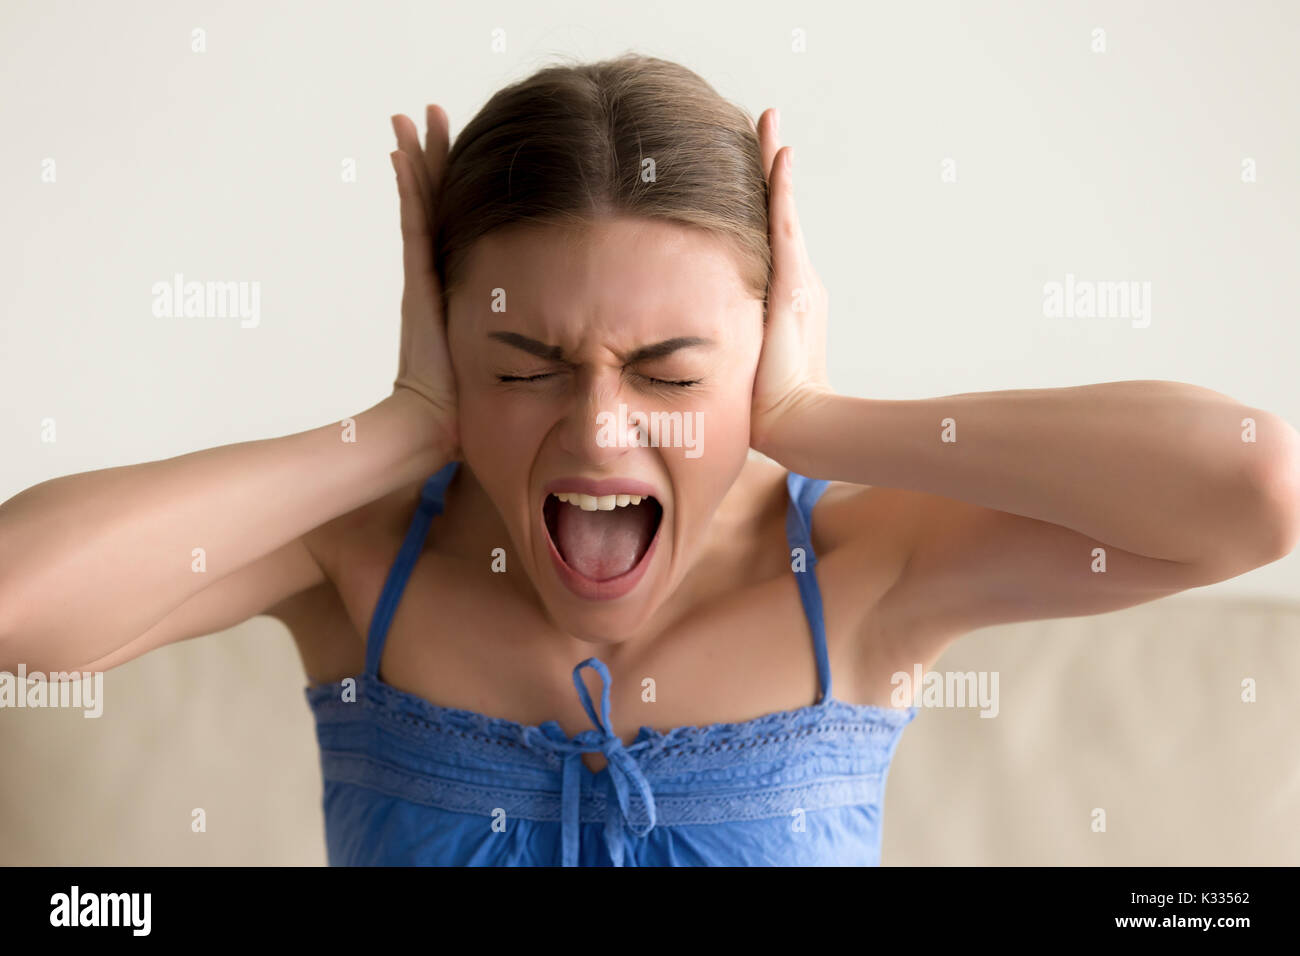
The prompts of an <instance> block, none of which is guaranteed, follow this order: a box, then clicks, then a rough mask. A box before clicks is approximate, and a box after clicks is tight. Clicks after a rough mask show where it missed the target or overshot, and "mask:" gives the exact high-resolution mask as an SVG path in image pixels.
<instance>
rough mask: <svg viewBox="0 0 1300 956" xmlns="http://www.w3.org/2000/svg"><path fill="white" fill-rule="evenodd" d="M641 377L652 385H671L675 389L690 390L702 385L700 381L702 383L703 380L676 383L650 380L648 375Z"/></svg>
mask: <svg viewBox="0 0 1300 956" xmlns="http://www.w3.org/2000/svg"><path fill="white" fill-rule="evenodd" d="M641 377H642V378H644V379H645V380H646V381H647V382H649V383H650V384H651V385H670V386H672V387H673V388H690V387H691V386H692V385H699V384H700V381H701V380H700V379H698V378H692V379H685V380H682V381H676V382H674V381H670V380H668V379H662V378H650V377H649V376H648V375H643V376H641Z"/></svg>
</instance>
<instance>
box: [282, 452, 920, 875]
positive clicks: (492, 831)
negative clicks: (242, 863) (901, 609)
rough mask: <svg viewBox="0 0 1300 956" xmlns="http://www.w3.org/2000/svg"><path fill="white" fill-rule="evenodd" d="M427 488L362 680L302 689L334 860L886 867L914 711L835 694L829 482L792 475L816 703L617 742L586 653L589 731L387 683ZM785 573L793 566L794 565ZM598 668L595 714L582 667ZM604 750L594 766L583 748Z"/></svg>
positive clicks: (436, 510)
mask: <svg viewBox="0 0 1300 956" xmlns="http://www.w3.org/2000/svg"><path fill="white" fill-rule="evenodd" d="M456 464H457V463H456V462H452V463H451V464H449V465H447V467H445V468H443V469H442V470H441V471H439V472H438V473H437V474H435V475H433V476H432V477H430V478H429V479H428V481H427V482H426V483H425V486H424V489H423V492H422V494H421V498H420V504H419V506H418V508H417V509H416V513H415V516H414V518H413V519H412V521H411V526H410V530H409V531H408V532H407V534H406V539H405V541H404V542H403V544H402V548H401V550H400V551H399V552H398V555H397V559H396V561H395V562H394V564H393V567H392V569H391V570H390V571H389V574H388V579H387V581H386V582H385V584H384V590H383V592H382V594H381V595H380V598H379V603H378V605H377V606H376V608H375V613H374V617H373V619H372V620H371V624H370V633H369V635H368V639H367V641H366V665H365V671H364V672H363V673H362V674H360V675H358V676H357V677H355V678H347V679H346V680H344V681H337V682H334V683H330V684H322V685H319V686H315V687H308V688H306V695H307V702H308V704H309V706H310V707H311V709H312V712H313V714H314V716H315V719H316V735H317V739H318V741H319V743H320V750H321V772H322V776H323V779H324V795H323V800H322V805H323V807H324V811H325V839H326V846H327V850H328V856H329V862H330V865H332V866H340V865H352V866H360V865H399V866H400V865H475V866H478V865H507V866H520V865H524V866H527V865H561V864H562V865H564V866H610V865H613V866H674V865H716V866H763V865H876V864H878V863H879V862H880V827H881V816H882V811H883V802H884V794H885V779H886V777H887V775H888V772H889V764H890V761H891V759H892V757H893V755H894V749H895V747H897V745H898V740H899V736H900V735H901V733H902V730H903V728H904V727H905V726H906V725H907V724H908V723H910V722H911V721H912V719H913V718H914V717H915V716H916V708H915V707H914V706H913V707H908V708H887V707H875V706H869V705H857V704H848V703H845V702H844V701H840V700H837V699H835V697H833V696H832V695H831V674H830V663H829V659H828V657H827V654H826V630H825V625H824V620H823V617H822V601H821V592H820V590H819V589H818V586H817V576H816V574H815V572H814V570H813V568H814V566H815V565H816V556H815V555H814V554H813V549H812V539H811V535H810V524H811V522H810V517H811V515H812V509H813V505H814V504H816V502H817V499H818V498H820V497H821V494H822V492H823V491H825V490H826V485H827V482H825V481H823V480H812V479H809V478H806V477H804V476H803V475H799V474H795V473H793V472H791V473H790V474H789V475H788V476H787V479H786V484H787V487H788V489H789V493H790V507H789V511H788V513H787V515H786V537H787V539H788V541H789V544H790V548H791V550H792V552H793V550H794V549H796V548H802V549H803V553H804V556H805V559H806V564H805V565H804V566H806V570H804V571H792V572H791V573H793V574H794V575H795V578H796V581H797V583H798V587H799V595H800V597H801V598H802V601H803V607H804V612H805V614H806V615H807V618H808V624H809V627H810V629H811V631H812V646H813V652H814V653H815V655H816V658H817V674H818V678H819V680H820V683H821V697H820V698H819V699H818V701H817V703H816V704H811V705H808V706H805V707H799V708H797V709H795V710H786V711H780V712H777V713H771V714H765V715H763V716H762V717H756V718H754V719H753V720H746V721H742V722H740V723H731V724H710V725H708V726H707V727H677V728H674V729H673V730H670V731H668V732H667V733H661V732H659V731H657V730H654V729H653V728H651V727H646V726H643V727H641V729H640V732H639V733H638V734H637V737H636V739H635V740H634V741H633V742H632V743H631V744H630V745H625V744H623V742H622V741H621V740H620V739H619V738H618V737H617V736H616V735H615V734H614V732H613V724H612V722H611V720H610V712H609V685H610V676H609V671H608V669H607V668H606V667H605V664H604V663H603V662H602V661H600V660H599V659H598V658H595V657H589V658H587V659H586V660H584V661H582V662H581V663H580V664H578V665H577V666H576V667H575V668H574V669H573V684H574V687H575V688H576V690H577V693H578V696H579V698H580V700H581V701H582V705H583V707H584V708H585V709H586V711H587V716H588V717H590V718H591V723H592V727H591V729H588V730H583V731H581V732H580V733H578V734H576V735H574V736H573V737H568V736H566V735H565V733H564V731H563V730H561V728H560V725H559V724H558V723H557V722H556V721H554V720H548V721H546V722H544V723H542V724H539V725H536V726H525V725H523V724H519V723H516V722H515V721H512V720H505V719H503V718H499V717H489V716H487V715H486V714H480V713H476V712H474V711H469V710H461V709H458V708H452V707H439V706H437V705H436V704H432V703H430V702H429V701H427V700H425V699H424V698H422V697H418V696H416V695H414V694H409V693H406V692H405V691H400V690H398V689H397V688H395V687H392V686H390V685H388V684H385V683H384V682H383V681H382V680H380V679H379V660H380V655H381V654H382V653H383V647H384V639H385V637H386V636H387V633H388V625H389V622H390V621H391V620H392V617H393V612H394V611H395V610H396V608H397V603H398V601H399V600H400V599H401V596H402V589H403V587H404V586H405V584H406V580H407V578H408V577H409V576H410V573H411V569H412V567H414V565H415V562H416V559H417V558H418V557H419V555H420V552H421V550H422V548H423V546H424V538H425V535H426V533H427V532H428V529H429V524H430V522H431V520H432V519H433V516H434V515H436V514H440V513H441V512H442V500H443V494H444V493H445V491H446V489H447V486H448V484H449V483H450V482H451V479H452V477H453V476H454V474H455V471H456ZM792 566H799V562H797V561H793V560H792ZM584 667H590V668H592V669H593V670H595V671H596V673H598V674H599V675H600V678H601V681H602V691H601V695H600V707H599V710H597V708H596V707H595V706H594V705H593V703H592V700H591V696H590V695H589V694H588V692H587V688H586V685H585V684H584V683H583V681H582V673H581V672H582V669H583V668H584ZM595 752H600V753H603V754H604V755H605V759H606V761H607V763H606V766H604V767H602V768H601V770H600V772H599V773H592V771H591V769H590V768H589V767H587V765H586V764H584V763H583V762H582V756H581V755H582V754H584V753H595Z"/></svg>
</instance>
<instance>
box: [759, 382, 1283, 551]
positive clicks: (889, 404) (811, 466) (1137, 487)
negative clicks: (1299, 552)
mask: <svg viewBox="0 0 1300 956" xmlns="http://www.w3.org/2000/svg"><path fill="white" fill-rule="evenodd" d="M1245 418H1253V419H1254V420H1255V423H1256V432H1255V438H1256V440H1255V441H1254V442H1247V441H1243V440H1242V435H1243V426H1242V420H1243V419H1245ZM945 438H948V439H955V440H948V441H945V440H944V439H945ZM771 444H772V448H773V451H774V452H775V454H773V452H768V454H770V455H771V456H772V457H775V458H777V459H778V460H779V461H781V463H782V464H784V465H786V466H787V467H789V468H791V469H793V470H795V471H798V472H801V473H804V474H808V475H810V476H813V477H820V478H828V479H832V480H839V481H848V482H855V483H858V484H865V485H880V486H885V487H893V488H906V489H912V490H916V491H922V492H928V493H931V494H936V495H943V496H945V497H949V498H955V499H958V500H961V501H966V502H969V503H972V504H977V505H981V506H983V507H987V508H993V509H996V510H999V511H1005V512H1010V513H1013V514H1018V515H1023V516H1026V517H1030V518H1036V519H1039V520H1042V521H1048V522H1051V523H1053V524H1058V525H1062V526H1064V527H1068V528H1071V529H1073V530H1076V531H1079V532H1081V533H1082V534H1085V535H1087V536H1088V537H1090V538H1093V539H1094V540H1096V541H1098V542H1104V543H1106V544H1109V545H1112V546H1114V547H1118V548H1122V549H1124V550H1127V551H1131V552H1134V553H1137V554H1142V555H1145V556H1147V557H1155V558H1164V559H1167V560H1173V561H1185V562H1193V561H1200V560H1205V559H1208V558H1214V557H1216V555H1215V551H1216V549H1218V550H1219V551H1220V552H1222V551H1224V550H1225V549H1226V550H1231V551H1234V552H1235V551H1237V550H1238V549H1253V548H1262V549H1264V550H1266V551H1273V550H1277V549H1278V548H1279V547H1284V545H1282V544H1279V543H1278V540H1277V539H1279V538H1285V539H1287V540H1289V541H1290V542H1291V546H1294V536H1295V524H1296V511H1297V507H1296V503H1295V494H1296V491H1295V489H1294V486H1293V482H1294V480H1295V469H1296V465H1295V458H1296V447H1297V441H1296V433H1295V431H1294V429H1292V428H1291V427H1290V426H1289V425H1287V424H1286V423H1285V422H1284V421H1282V420H1281V419H1280V418H1278V417H1276V416H1274V415H1270V414H1269V413H1267V412H1262V411H1260V410H1259V409H1253V408H1249V407H1246V406H1243V405H1240V404H1238V403H1236V402H1234V401H1233V400H1231V399H1229V398H1227V397H1225V396H1223V395H1219V394H1217V393H1214V392H1211V391H1208V390H1206V389H1202V388H1198V387H1196V386H1191V385H1184V384H1180V383H1176V382H1153V381H1139V382H1112V383H1105V384H1100V385H1088V386H1081V387H1072V388H1052V389H1032V390H1031V389H1025V390H1014V391H1000V392H979V393H971V394H962V395H952V396H946V397H942V398H930V399H923V400H917V401H880V400H872V399H859V398H851V397H845V396H839V395H833V394H829V393H828V394H826V395H824V396H821V397H819V398H816V399H813V400H810V401H809V402H807V403H806V404H805V405H804V407H802V408H801V409H800V410H798V411H797V412H793V413H791V414H790V415H788V416H787V417H786V420H785V421H783V423H782V427H781V428H780V429H779V432H778V434H776V435H774V436H772V442H771ZM759 450H760V451H762V450H764V449H759ZM1243 553H1244V552H1243ZM1252 553H1253V552H1252ZM1269 560H1272V558H1270V559H1269Z"/></svg>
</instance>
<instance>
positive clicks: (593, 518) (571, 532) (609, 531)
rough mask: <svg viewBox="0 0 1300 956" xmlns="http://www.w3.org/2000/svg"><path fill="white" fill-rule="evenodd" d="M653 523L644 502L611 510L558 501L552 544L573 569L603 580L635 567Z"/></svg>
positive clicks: (651, 512) (651, 513)
mask: <svg viewBox="0 0 1300 956" xmlns="http://www.w3.org/2000/svg"><path fill="white" fill-rule="evenodd" d="M653 525H654V512H653V509H652V508H651V507H650V506H649V505H648V504H644V503H643V504H640V505H629V506H628V507H626V508H615V509H614V510H613V511H583V510H582V509H581V508H575V507H573V506H572V505H566V504H562V505H560V507H559V511H558V512H557V513H556V516H555V544H556V547H558V548H559V551H560V555H561V556H562V557H563V558H564V560H565V563H566V564H568V565H569V567H571V568H573V570H575V571H577V572H578V573H579V574H581V575H582V576H583V577H586V578H591V579H592V580H593V581H605V580H607V579H609V578H616V577H618V576H619V575H620V574H626V573H627V572H628V571H631V570H632V569H633V568H634V567H636V563H637V562H638V561H640V560H641V556H642V555H643V554H645V549H646V548H648V547H649V546H650V538H651V537H652V535H653V534H654V526H653Z"/></svg>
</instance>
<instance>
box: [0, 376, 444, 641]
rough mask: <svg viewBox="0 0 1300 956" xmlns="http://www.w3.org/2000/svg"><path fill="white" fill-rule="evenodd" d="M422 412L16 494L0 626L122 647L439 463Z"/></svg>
mask: <svg viewBox="0 0 1300 956" xmlns="http://www.w3.org/2000/svg"><path fill="white" fill-rule="evenodd" d="M421 401H422V400H421V399H419V398H418V397H416V396H412V395H408V394H406V393H404V392H402V391H399V392H397V393H395V394H394V395H391V396H389V397H388V398H386V399H384V400H383V401H381V402H379V403H378V404H377V405H375V406H373V407H371V408H369V409H367V410H366V411H363V412H361V413H360V414H358V415H356V416H355V418H354V420H353V421H354V426H353V428H352V429H351V430H352V433H353V434H354V435H355V441H345V440H344V438H345V437H351V436H347V435H346V434H345V429H344V426H343V424H342V423H340V422H335V423H331V424H328V425H323V426H321V427H320V428H315V429H311V430H309V431H305V432H300V433H297V434H293V435H287V436H284V437H281V438H270V439H263V440H259V441H249V442H241V443H238V444H232V445H223V446H220V447H217V448H210V449H206V450H204V451H198V452H194V453H191V454H186V455H181V456H178V457H175V458H169V459H165V460H161V461H153V462H146V463H143V464H137V465H129V466H124V467H118V468H107V469H103V470H99V471H92V472H84V473H81V474H75V475H67V476H64V477H60V478H54V479H51V480H49V481H45V482H42V483H41V484H38V485H35V486H33V487H31V488H29V489H27V490H25V491H23V492H21V493H20V494H18V495H16V496H15V497H13V498H11V499H10V500H8V501H6V502H4V503H3V504H0V606H3V608H4V612H3V615H4V616H3V620H2V621H0V624H3V625H4V627H5V628H6V629H8V630H15V629H16V630H18V631H24V632H39V633H43V634H47V635H54V636H58V637H57V639H62V637H61V636H62V635H79V634H86V633H95V632H96V631H97V629H98V630H99V631H102V630H103V629H104V628H106V627H110V626H111V627H112V628H114V629H115V630H121V631H122V635H121V637H122V639H127V638H130V637H134V636H135V635H136V634H138V633H140V632H142V631H143V630H144V629H145V628H147V627H149V626H151V625H152V624H153V623H154V622H156V621H157V620H159V619H160V618H161V617H162V616H163V615H165V614H166V613H168V612H169V611H171V610H172V609H173V608H175V607H176V606H177V605H179V604H180V603H181V602H182V601H184V600H185V599H187V598H188V597H190V596H191V595H193V594H195V593H197V592H198V591H200V590H202V589H203V588H204V587H206V586H207V585H209V584H210V583H212V582H213V581H215V580H218V579H219V578H221V577H223V576H224V575H226V574H228V573H230V572H232V571H234V570H236V569H238V568H240V567H243V566H244V565H246V564H249V563H250V562H252V561H254V560H256V559H258V558H260V557H262V556H263V555H266V554H269V553H270V552H272V551H274V550H276V549H277V548H280V547H281V546H283V545H284V544H286V543H287V542H289V541H292V540H294V539H295V538H298V537H300V536H302V535H303V534H305V533H306V532H308V531H310V530H311V529H313V528H315V527H317V526H319V525H321V524H323V523H325V522H327V521H329V520H331V519H332V518H334V517H337V516H338V515H341V514H344V513H346V512H348V511H350V510H352V509H354V508H357V507H359V506H360V505H362V504H364V503H366V502H367V501H371V500H373V499H375V498H378V497H381V496H382V495H384V494H387V493H388V492H390V491H392V490H394V489H396V488H399V487H401V486H402V485H404V484H408V483H410V482H413V481H416V480H418V479H419V478H421V477H423V476H425V475H428V474H430V473H432V472H433V471H434V470H436V468H437V467H439V466H440V464H442V463H443V461H444V460H445V458H446V452H445V451H444V450H442V449H438V448H435V447H434V446H433V444H432V436H431V435H429V434H427V431H428V430H427V429H426V417H425V416H424V415H423V413H422V412H421V410H420V404H419V403H420V402H421ZM196 548H201V549H202V560H203V570H204V573H201V574H199V573H195V571H194V568H193V564H194V561H195V560H196V558H195V555H194V549H196ZM124 614H125V615H128V616H129V618H130V620H123V615H124ZM101 639H105V640H107V639H108V636H105V635H102V634H101ZM110 643H111V641H110Z"/></svg>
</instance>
